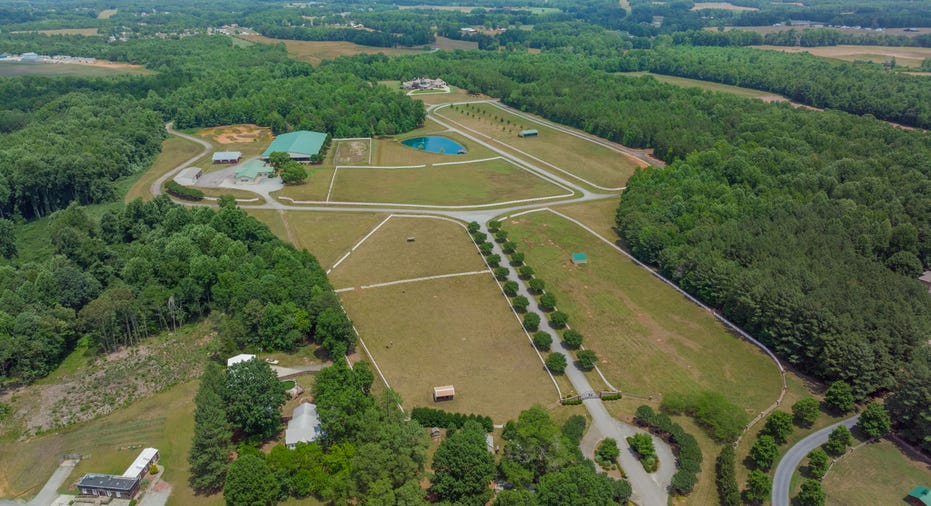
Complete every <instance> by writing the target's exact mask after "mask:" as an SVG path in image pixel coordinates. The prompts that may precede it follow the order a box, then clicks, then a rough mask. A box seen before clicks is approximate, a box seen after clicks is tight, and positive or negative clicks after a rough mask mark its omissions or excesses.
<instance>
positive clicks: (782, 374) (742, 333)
mask: <svg viewBox="0 0 931 506" xmlns="http://www.w3.org/2000/svg"><path fill="white" fill-rule="evenodd" d="M545 210H546V211H549V212H551V213H553V214H555V215H557V216H559V217H561V218H563V219H565V220H568V221H569V222H571V223H574V224H576V225H577V226H579V227H581V228H582V229H583V230H585V231H587V232H589V233H590V234H592V235H594V236H595V237H597V238H598V239H600V240H601V241H602V242H604V243H605V244H607V245H609V246H611V247H612V248H614V249H615V250H616V251H618V252H620V253H621V254H622V255H624V256H625V257H627V258H629V259H630V260H633V261H634V263H636V264H637V265H639V266H640V267H643V268H644V269H646V270H647V271H649V272H650V274H653V276H655V277H657V278H658V279H660V280H661V281H663V282H664V283H666V284H667V285H669V286H671V287H672V288H673V289H675V290H676V291H677V292H679V293H680V294H682V295H684V296H685V297H686V298H687V299H688V300H690V301H692V302H693V303H695V304H696V305H697V306H698V307H700V308H702V309H704V310H705V311H708V312H709V313H711V314H712V316H714V317H715V318H716V319H718V320H719V321H720V322H721V323H723V324H724V326H725V327H727V328H728V329H730V330H733V331H734V332H737V334H738V335H740V336H741V337H743V338H744V339H746V340H747V341H748V342H749V343H750V344H753V345H754V346H756V347H757V348H759V349H761V350H762V351H763V352H764V353H766V355H768V356H769V358H770V359H772V361H773V362H775V363H776V367H778V368H779V376H780V379H781V381H782V391H781V392H780V393H779V398H777V399H776V401H775V402H774V403H773V404H771V405H770V406H769V407H768V408H766V409H764V410H763V411H762V412H760V414H759V415H757V416H756V418H754V419H753V420H751V421H750V423H748V424H747V425H746V427H744V432H743V434H746V433H747V431H748V430H750V428H751V427H753V425H754V424H755V423H756V422H758V421H760V420H762V419H763V418H765V417H766V415H768V414H769V413H771V412H772V411H773V410H774V409H776V408H777V407H779V405H780V404H782V400H783V399H784V398H785V395H786V391H787V390H788V389H789V387H788V385H787V384H786V370H785V368H784V367H783V366H782V362H781V361H780V360H779V358H778V357H777V356H776V355H775V354H774V353H773V352H772V351H770V349H769V348H767V347H766V345H764V344H763V343H761V342H760V341H758V340H756V339H755V338H754V337H753V336H751V335H750V334H748V333H747V332H746V331H744V330H743V329H741V328H740V327H738V326H737V325H735V324H734V323H731V321H730V320H728V319H727V318H724V317H723V316H721V315H719V314H718V313H717V311H715V310H714V309H712V308H710V307H708V306H707V305H705V304H704V303H702V302H701V301H699V300H698V299H696V298H695V297H693V296H692V295H691V294H689V293H687V292H686V291H685V290H683V289H682V288H680V287H679V286H678V285H676V284H675V283H673V282H672V281H670V280H668V279H666V278H665V277H664V276H663V275H662V274H660V273H659V272H656V271H655V270H653V269H651V268H650V266H648V265H647V264H645V263H643V262H641V261H640V260H638V259H636V258H634V256H633V255H631V254H630V253H628V252H627V251H624V249H623V248H621V247H620V246H618V245H617V244H614V243H612V242H611V241H609V240H608V239H606V238H604V237H602V236H601V234H599V233H598V232H595V231H594V230H592V229H591V228H590V227H589V226H587V225H585V224H584V223H582V222H580V221H579V220H576V219H575V218H572V217H570V216H567V215H565V214H563V213H561V212H559V211H556V210H554V209H550V208H548V207H547V208H545ZM743 434H741V437H740V438H738V439H737V442H736V443H735V446H736V444H739V443H740V439H741V438H743Z"/></svg>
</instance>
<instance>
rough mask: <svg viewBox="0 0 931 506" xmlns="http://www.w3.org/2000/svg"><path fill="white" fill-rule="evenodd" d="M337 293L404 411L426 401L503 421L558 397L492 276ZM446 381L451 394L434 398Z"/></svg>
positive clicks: (431, 404)
mask: <svg viewBox="0 0 931 506" xmlns="http://www.w3.org/2000/svg"><path fill="white" fill-rule="evenodd" d="M340 298H341V299H342V301H343V305H344V306H345V307H346V311H347V312H348V314H349V316H350V317H351V318H352V320H353V322H354V323H355V325H356V327H357V328H358V329H359V333H360V334H361V335H362V339H363V340H365V342H366V345H367V346H368V349H369V351H370V352H371V353H372V354H373V355H374V358H375V361H376V362H377V363H378V365H379V367H380V368H381V370H382V372H384V374H385V376H386V377H387V379H388V382H389V383H390V384H391V387H392V388H394V389H395V390H397V391H398V392H399V393H400V394H401V397H402V398H403V399H404V407H405V408H406V409H410V408H412V407H414V406H431V407H438V408H441V409H445V410H448V411H457V412H462V413H479V414H483V415H488V416H490V417H492V419H493V420H494V421H495V423H504V422H505V421H506V420H509V419H513V418H516V417H517V415H518V414H519V413H520V412H521V410H523V409H526V408H528V407H530V406H532V405H534V404H542V405H547V404H550V403H552V402H554V401H556V400H557V398H558V397H557V394H556V389H555V388H554V387H553V384H552V382H551V381H550V379H549V377H548V376H547V375H546V373H545V372H544V370H543V365H542V364H541V363H540V360H539V358H537V355H536V354H535V353H534V352H533V349H532V348H531V345H530V343H529V341H528V340H527V337H526V336H525V335H524V333H523V331H522V330H521V328H520V323H519V322H518V321H517V319H516V318H515V317H514V315H513V313H511V310H510V308H509V307H508V304H507V302H506V300H505V299H504V296H503V295H502V294H501V291H500V289H499V288H498V285H497V284H496V283H495V281H494V279H493V278H492V276H491V274H488V275H476V276H464V277H458V278H448V279H441V280H433V281H423V282H418V283H411V284H405V285H394V286H387V287H383V288H373V289H369V290H354V291H352V292H343V293H341V294H340ZM450 384H451V385H453V386H454V387H455V388H456V398H455V400H452V401H448V402H443V403H441V404H435V403H434V402H433V400H432V397H431V396H432V393H433V387H434V386H439V385H450Z"/></svg>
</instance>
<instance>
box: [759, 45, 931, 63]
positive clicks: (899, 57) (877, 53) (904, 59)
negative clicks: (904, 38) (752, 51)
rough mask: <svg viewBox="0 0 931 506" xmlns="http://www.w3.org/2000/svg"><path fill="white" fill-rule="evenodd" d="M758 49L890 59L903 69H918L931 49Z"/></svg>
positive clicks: (879, 60) (930, 55) (841, 57)
mask: <svg viewBox="0 0 931 506" xmlns="http://www.w3.org/2000/svg"><path fill="white" fill-rule="evenodd" d="M752 47H756V48H758V49H767V50H770V51H781V52H784V53H810V54H813V55H815V56H819V57H822V58H834V59H837V60H843V61H856V60H861V61H871V62H874V63H883V62H885V61H886V60H888V59H890V58H895V59H896V64H897V65H900V66H903V67H920V66H921V63H922V62H923V61H924V60H925V59H926V58H931V48H927V47H896V46H825V47H785V46H752Z"/></svg>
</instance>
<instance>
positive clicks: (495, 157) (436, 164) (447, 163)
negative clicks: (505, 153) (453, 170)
mask: <svg viewBox="0 0 931 506" xmlns="http://www.w3.org/2000/svg"><path fill="white" fill-rule="evenodd" d="M492 160H503V158H502V157H500V156H492V157H490V158H480V159H478V160H464V161H461V162H439V163H434V164H432V165H431V167H441V166H444V165H465V164H468V163H481V162H490V161H492Z"/></svg>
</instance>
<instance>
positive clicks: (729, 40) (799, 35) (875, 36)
mask: <svg viewBox="0 0 931 506" xmlns="http://www.w3.org/2000/svg"><path fill="white" fill-rule="evenodd" d="M671 37H672V41H673V43H674V44H676V45H683V44H689V45H694V46H754V45H760V44H767V45H772V46H801V47H819V46H837V45H840V44H846V45H857V46H914V47H931V34H927V33H926V34H922V35H916V36H914V37H910V36H908V35H887V34H882V33H876V32H869V33H850V32H843V31H841V30H836V29H834V28H808V29H800V30H796V29H794V28H790V29H788V30H782V31H779V32H772V33H767V34H765V35H764V34H761V33H757V32H751V31H749V30H727V31H709V30H689V31H685V32H677V33H674V34H672V35H671Z"/></svg>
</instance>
